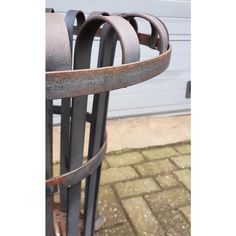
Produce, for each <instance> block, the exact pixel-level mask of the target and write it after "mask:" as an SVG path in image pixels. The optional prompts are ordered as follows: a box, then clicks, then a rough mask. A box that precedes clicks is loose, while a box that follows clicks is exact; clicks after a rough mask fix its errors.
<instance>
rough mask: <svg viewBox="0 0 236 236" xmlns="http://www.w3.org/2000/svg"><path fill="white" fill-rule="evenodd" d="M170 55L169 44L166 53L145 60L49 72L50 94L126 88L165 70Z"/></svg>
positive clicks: (47, 95) (48, 94) (48, 93)
mask: <svg viewBox="0 0 236 236" xmlns="http://www.w3.org/2000/svg"><path fill="white" fill-rule="evenodd" d="M147 37H148V36H147ZM170 57H171V46H170V45H169V48H168V50H167V51H166V52H165V53H163V54H161V55H160V56H157V57H154V58H151V59H149V60H145V61H140V62H134V63H127V64H124V65H120V66H112V67H103V68H97V69H83V70H73V71H60V72H56V71H55V72H47V73H46V97H47V98H48V99H49V98H51V99H52V98H53V99H57V98H63V97H73V96H81V95H88V94H94V93H100V92H105V91H110V90H115V89H120V88H126V87H128V86H131V85H134V84H137V83H141V82H143V81H145V80H148V79H151V78H153V77H155V76H157V75H159V74H160V73H162V72H163V71H165V70H166V69H167V67H168V66H169V63H170Z"/></svg>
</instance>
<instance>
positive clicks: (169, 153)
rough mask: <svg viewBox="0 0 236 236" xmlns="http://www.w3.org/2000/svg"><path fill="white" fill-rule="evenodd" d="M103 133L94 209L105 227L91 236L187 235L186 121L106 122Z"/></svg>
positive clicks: (187, 118)
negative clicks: (105, 147)
mask: <svg viewBox="0 0 236 236" xmlns="http://www.w3.org/2000/svg"><path fill="white" fill-rule="evenodd" d="M107 129H108V153H107V155H106V158H105V160H104V161H103V164H102V176H101V183H100V191H99V205H98V209H99V211H100V213H101V214H102V215H103V216H104V217H105V218H106V224H105V225H104V226H103V228H102V229H101V230H100V231H99V232H97V233H96V236H123V235H125V236H133V235H138V236H139V235H140V236H143V235H148V236H187V235H190V225H191V222H190V221H191V218H190V195H191V186H190V173H191V161H190V160H191V157H190V156H191V153H190V149H191V146H190V141H188V140H190V116H188V115H187V116H172V117H155V116H153V117H152V116H150V117H137V118H129V119H121V120H110V121H108V125H107ZM59 132H60V130H59V128H58V127H55V128H54V136H55V139H54V140H55V147H54V150H55V153H54V154H55V159H54V160H55V161H56V163H57V164H55V165H54V168H55V169H54V170H55V172H54V174H55V175H57V174H58V167H59V163H58V153H59V148H58V147H59V142H60V140H59ZM86 138H87V137H86ZM82 188H84V182H82Z"/></svg>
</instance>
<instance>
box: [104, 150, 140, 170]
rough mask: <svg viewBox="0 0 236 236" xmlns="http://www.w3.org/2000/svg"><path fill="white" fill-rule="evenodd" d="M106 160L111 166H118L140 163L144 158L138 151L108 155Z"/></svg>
mask: <svg viewBox="0 0 236 236" xmlns="http://www.w3.org/2000/svg"><path fill="white" fill-rule="evenodd" d="M106 160H107V161H108V163H109V164H110V166H111V167H119V166H125V165H132V164H136V163H140V162H142V161H143V160H144V158H143V156H142V155H141V154H140V153H138V152H126V153H122V154H119V155H117V154H116V155H108V156H107V157H106Z"/></svg>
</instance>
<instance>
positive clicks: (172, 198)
mask: <svg viewBox="0 0 236 236" xmlns="http://www.w3.org/2000/svg"><path fill="white" fill-rule="evenodd" d="M145 199H146V200H147V201H148V202H149V205H150V206H151V208H152V210H153V211H154V212H160V211H165V210H170V209H175V208H178V207H180V206H183V205H188V204H190V194H189V192H188V191H187V190H186V189H185V188H184V187H178V188H173V189H168V190H164V191H161V192H156V193H151V194H147V195H145Z"/></svg>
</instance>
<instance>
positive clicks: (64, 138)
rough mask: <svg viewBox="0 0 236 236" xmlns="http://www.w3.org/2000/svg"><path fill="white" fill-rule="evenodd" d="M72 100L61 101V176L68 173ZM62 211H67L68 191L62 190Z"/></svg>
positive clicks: (64, 99)
mask: <svg viewBox="0 0 236 236" xmlns="http://www.w3.org/2000/svg"><path fill="white" fill-rule="evenodd" d="M70 101H71V99H70V98H63V99H62V100H61V144H60V147H61V151H60V156H61V158H60V159H61V161H60V174H61V175H62V174H64V173H66V172H68V170H69V166H68V159H69V145H70ZM60 203H61V210H62V211H67V189H65V188H61V189H60Z"/></svg>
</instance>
